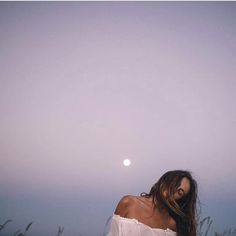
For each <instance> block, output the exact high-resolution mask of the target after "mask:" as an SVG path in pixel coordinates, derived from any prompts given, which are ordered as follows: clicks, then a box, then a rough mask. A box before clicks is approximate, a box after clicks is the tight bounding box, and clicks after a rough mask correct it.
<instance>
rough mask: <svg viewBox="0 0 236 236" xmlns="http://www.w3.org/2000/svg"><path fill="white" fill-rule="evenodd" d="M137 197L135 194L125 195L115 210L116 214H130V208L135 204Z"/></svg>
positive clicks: (123, 215)
mask: <svg viewBox="0 0 236 236" xmlns="http://www.w3.org/2000/svg"><path fill="white" fill-rule="evenodd" d="M136 199H137V197H136V196H133V195H125V196H123V197H122V198H121V199H120V201H119V203H118V205H117V207H116V210H115V214H116V215H120V216H122V217H125V216H126V215H127V214H128V211H129V209H130V208H131V207H132V206H133V205H134V204H135V202H136V201H137V200H136Z"/></svg>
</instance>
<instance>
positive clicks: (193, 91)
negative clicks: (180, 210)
mask: <svg viewBox="0 0 236 236" xmlns="http://www.w3.org/2000/svg"><path fill="white" fill-rule="evenodd" d="M235 12H236V3H235V2H1V3H0V65H1V70H0V163H1V170H0V186H1V188H0V212H1V215H0V224H2V223H3V222H4V221H5V220H7V219H12V220H13V222H11V223H9V224H8V225H7V226H6V228H5V229H4V231H1V232H0V235H3V233H4V235H7V234H8V233H9V235H13V233H14V232H15V231H16V230H18V229H21V230H24V228H25V227H26V225H27V224H28V223H29V222H31V221H33V222H34V223H33V225H32V227H31V228H30V231H29V235H34V236H46V235H56V232H57V228H58V226H64V228H65V229H64V233H63V235H83V236H98V235H101V236H102V235H103V233H104V228H105V224H106V221H107V219H108V217H109V216H111V215H112V214H113V212H114V209H115V207H116V205H117V203H118V201H119V200H120V199H121V197H122V196H124V195H139V194H140V193H141V192H143V191H145V192H149V190H150V188H151V186H152V185H153V184H154V183H155V182H156V181H157V180H158V179H159V178H160V177H161V175H162V174H164V173H165V172H166V171H168V170H175V169H183V170H189V171H191V173H192V174H193V177H194V178H195V179H196V180H197V182H198V188H199V199H200V201H201V203H202V212H201V217H202V218H203V217H205V216H211V217H212V219H213V227H214V230H217V231H223V230H224V229H226V228H236V221H235V219H236V203H235V198H236V172H235V169H236V160H235V156H236V145H235V140H236V106H235V101H236V93H235V91H236V67H235V64H236V28H235V25H236V14H235ZM126 158H128V159H130V161H131V165H130V166H128V167H125V166H124V165H123V160H124V159H126ZM212 230H213V229H212ZM212 232H213V231H212ZM1 233H2V234H1ZM30 233H31V234H30Z"/></svg>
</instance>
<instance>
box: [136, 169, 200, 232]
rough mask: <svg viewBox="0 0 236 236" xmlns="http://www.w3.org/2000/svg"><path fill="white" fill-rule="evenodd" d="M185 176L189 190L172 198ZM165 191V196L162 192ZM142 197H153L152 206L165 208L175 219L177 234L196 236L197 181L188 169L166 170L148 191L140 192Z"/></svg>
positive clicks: (159, 208)
mask: <svg viewBox="0 0 236 236" xmlns="http://www.w3.org/2000/svg"><path fill="white" fill-rule="evenodd" d="M184 177H186V178H187V179H188V180H189V181H190V190H189V192H188V193H187V194H186V195H184V196H183V197H181V198H180V199H178V200H175V199H174V193H176V192H177V189H178V187H179V186H180V184H181V180H182V179H183V178H184ZM164 191H167V196H168V197H166V196H164V195H163V192H164ZM140 195H141V196H144V197H153V207H154V209H155V208H157V209H158V210H159V211H162V210H166V211H167V212H168V213H169V215H170V216H171V217H172V218H173V219H174V220H175V222H176V227H177V235H178V236H196V228H197V220H196V217H197V212H196V201H197V182H196V181H195V180H194V179H193V177H192V175H191V173H190V172H189V171H183V170H174V171H168V172H166V173H165V174H164V175H162V176H161V178H160V179H159V180H158V181H157V182H156V183H155V184H154V185H153V186H152V188H151V190H150V192H149V193H145V192H143V193H141V194H140Z"/></svg>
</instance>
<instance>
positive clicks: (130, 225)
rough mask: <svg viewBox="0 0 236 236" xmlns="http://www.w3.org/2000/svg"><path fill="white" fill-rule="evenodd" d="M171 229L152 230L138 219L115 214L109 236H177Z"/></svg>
mask: <svg viewBox="0 0 236 236" xmlns="http://www.w3.org/2000/svg"><path fill="white" fill-rule="evenodd" d="M176 235H177V233H176V232H175V231H173V230H171V229H169V228H167V229H160V228H152V227H150V226H148V225H146V224H143V223H141V222H139V221H138V220H136V219H130V218H125V217H121V216H119V215H116V214H113V216H112V218H111V223H110V228H109V231H108V234H107V236H176Z"/></svg>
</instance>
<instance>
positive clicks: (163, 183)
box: [107, 170, 197, 236]
mask: <svg viewBox="0 0 236 236" xmlns="http://www.w3.org/2000/svg"><path fill="white" fill-rule="evenodd" d="M196 200H197V183H196V181H195V180H194V179H193V177H192V175H191V173H190V172H189V171H183V170H174V171H168V172H166V173H165V174H164V175H163V176H161V178H160V179H159V180H158V181H157V183H156V184H154V185H153V186H152V188H151V190H150V192H149V193H144V192H143V193H141V194H140V196H132V195H127V196H124V197H123V198H122V199H121V200H120V202H119V203H118V205H117V207H116V210H115V212H114V214H113V216H112V221H111V225H110V229H109V232H108V235H107V236H164V235H166V236H167V235H169V236H196Z"/></svg>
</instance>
